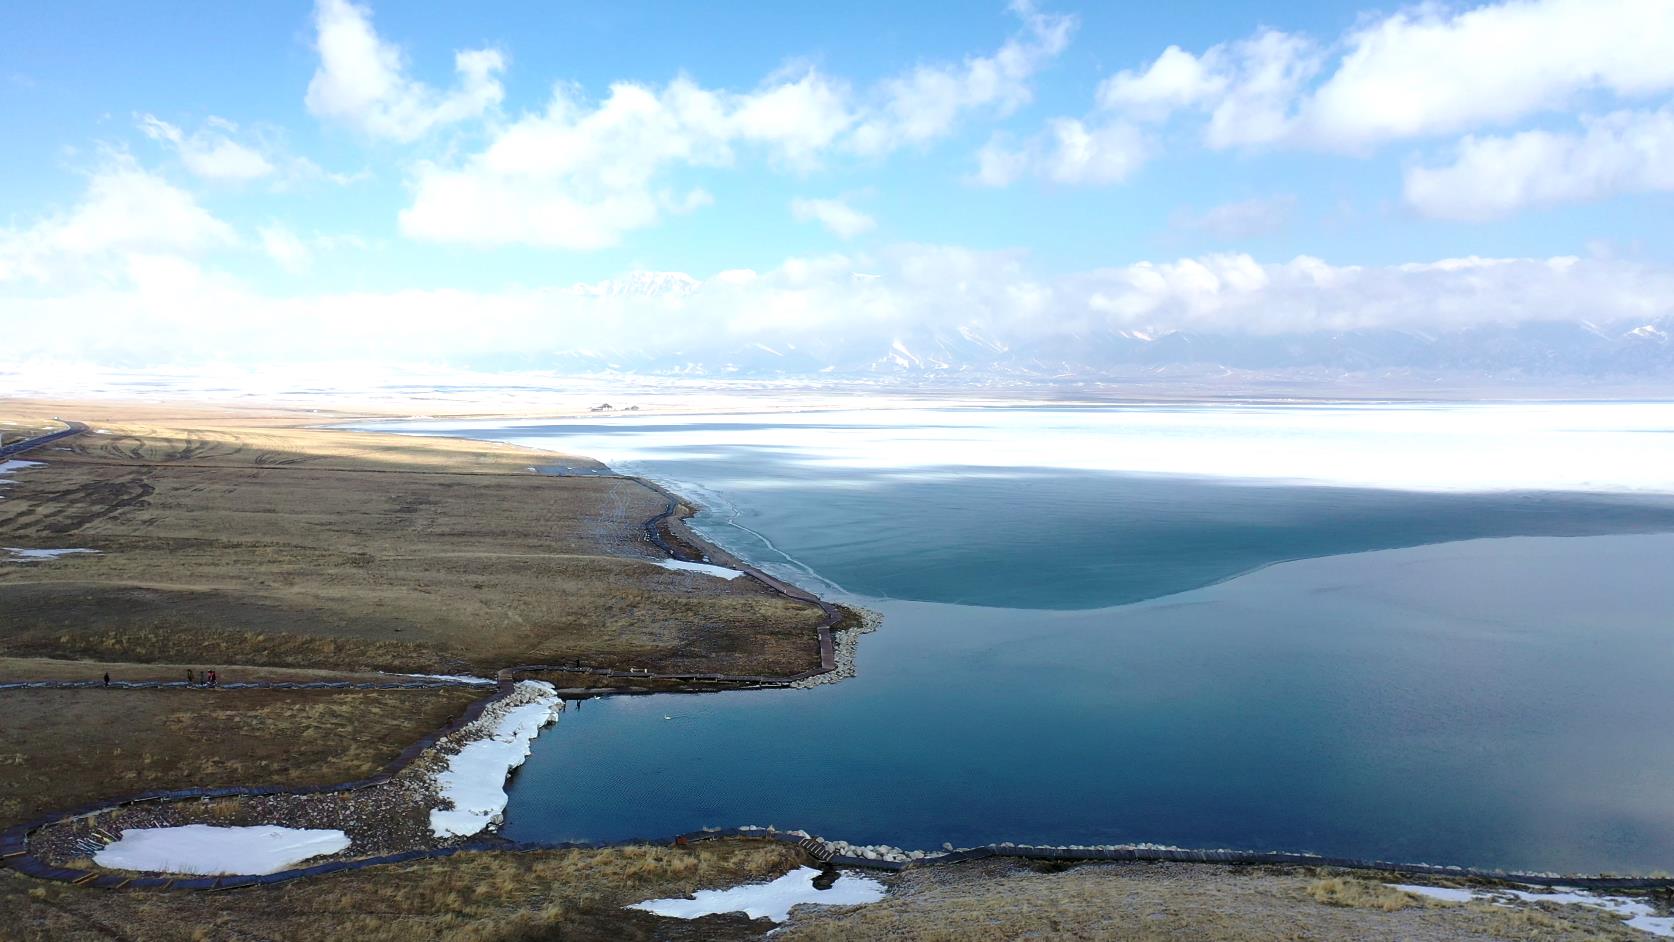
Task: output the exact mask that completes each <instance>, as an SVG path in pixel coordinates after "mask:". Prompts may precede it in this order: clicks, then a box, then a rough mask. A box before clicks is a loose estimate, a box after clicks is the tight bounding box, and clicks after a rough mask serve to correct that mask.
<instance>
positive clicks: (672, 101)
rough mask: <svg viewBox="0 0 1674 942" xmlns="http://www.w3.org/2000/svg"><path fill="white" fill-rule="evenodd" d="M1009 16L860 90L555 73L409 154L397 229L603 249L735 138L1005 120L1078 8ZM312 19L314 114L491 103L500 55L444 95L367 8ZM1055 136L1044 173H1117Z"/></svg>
mask: <svg viewBox="0 0 1674 942" xmlns="http://www.w3.org/2000/svg"><path fill="white" fill-rule="evenodd" d="M1010 9H1011V12H1012V13H1014V14H1015V15H1016V16H1017V17H1018V18H1019V19H1020V20H1021V21H1022V24H1023V25H1022V29H1021V30H1020V31H1019V32H1018V34H1017V35H1014V36H1012V37H1011V38H1010V39H1008V40H1007V41H1006V42H1005V43H1004V44H1003V45H1002V46H1001V47H1000V49H999V50H997V51H996V52H995V53H993V54H992V55H986V56H971V57H969V58H967V59H965V60H964V61H963V62H962V63H959V64H957V65H921V66H919V67H917V68H915V69H913V70H911V71H909V72H907V73H905V74H903V75H901V76H898V77H896V78H892V79H888V80H885V81H883V82H881V83H879V85H878V86H877V87H876V88H875V89H872V90H871V91H870V92H868V93H867V94H865V95H860V94H857V93H856V92H855V91H854V90H853V89H852V88H851V87H850V86H849V85H848V83H846V82H844V81H842V80H839V79H834V78H832V77H829V76H827V75H825V74H823V73H821V72H820V71H819V70H817V69H814V68H812V67H809V66H804V65H791V66H787V67H785V68H783V69H781V70H779V71H778V72H776V73H774V74H772V75H769V76H768V77H767V78H766V79H765V80H764V81H763V82H762V83H761V84H760V85H759V86H757V87H756V88H755V89H753V90H751V91H747V92H734V91H728V90H720V89H708V88H704V87H702V86H701V85H699V84H698V83H697V82H695V81H693V80H692V79H690V78H687V77H685V76H679V77H677V78H675V79H673V80H672V81H670V82H668V83H667V84H666V85H663V86H661V87H658V86H655V85H648V84H643V83H634V82H618V83H616V84H614V85H612V86H611V87H610V90H609V93H608V94H607V95H606V96H605V97H604V99H603V100H602V101H598V102H596V103H594V102H590V101H588V100H587V99H586V98H585V97H584V95H583V93H582V92H581V91H580V89H579V88H577V87H574V86H571V85H566V84H559V85H558V86H556V88H555V90H554V92H553V94H552V97H551V99H550V100H549V103H548V105H547V106H546V108H545V109H544V110H543V111H540V112H537V113H531V114H525V115H522V116H520V117H517V118H515V119H514V120H511V121H510V122H508V123H498V122H493V123H490V124H489V125H488V126H487V127H486V130H487V131H488V133H489V141H488V143H487V144H486V146H484V147H483V148H482V149H481V150H479V151H477V152H475V153H468V154H465V155H463V156H460V157H449V158H442V159H433V160H426V161H419V162H417V163H416V164H414V165H413V169H412V173H411V179H410V188H411V190H412V193H413V195H412V200H411V203H410V204H409V205H408V207H407V208H406V209H405V210H403V211H402V212H401V214H400V227H401V231H402V232H403V233H404V234H406V235H408V236H411V237H413V238H418V239H425V240H430V241H438V242H458V243H467V244H476V245H508V244H526V245H535V246H543V247H550V248H564V249H578V250H586V249H598V248H604V247H608V246H613V245H616V244H618V243H620V242H621V240H622V238H623V237H624V236H625V235H626V234H627V233H629V232H632V231H635V230H638V229H643V228H646V227H648V226H652V225H655V224H656V223H657V222H658V221H659V220H661V219H662V218H664V217H665V216H666V215H668V214H670V213H679V212H688V211H691V210H693V209H696V208H698V207H701V206H704V205H707V204H708V203H709V202H710V201H711V197H710V195H709V194H708V192H707V191H705V190H702V189H700V188H695V187H693V186H691V185H690V184H689V183H683V182H680V181H678V179H677V177H678V172H679V171H680V170H682V169H685V168H690V167H709V168H713V167H721V166H727V165H730V164H732V163H733V162H734V160H735V159H736V157H737V153H736V152H737V151H739V150H743V149H745V148H746V146H748V147H749V148H751V149H753V150H754V153H753V154H750V155H749V156H754V157H758V158H760V159H765V160H766V161H767V162H769V163H770V164H774V165H777V166H779V167H782V168H786V169H789V170H792V171H796V172H806V171H809V170H811V169H813V168H816V167H818V166H819V165H820V164H822V163H823V162H824V161H825V160H827V159H829V158H830V156H831V155H832V154H834V153H844V154H853V153H860V154H867V155H879V154H883V153H885V152H888V151H890V150H893V149H895V148H898V147H901V146H904V145H917V144H924V143H926V142H929V141H932V140H935V139H937V138H940V137H943V136H945V135H947V134H949V133H951V132H952V131H953V129H954V128H955V127H956V126H957V124H958V122H959V121H960V120H961V119H962V118H963V117H965V116H966V115H968V114H971V113H974V112H986V113H989V114H992V115H1004V114H1008V113H1010V112H1011V111H1012V110H1014V109H1016V108H1017V107H1019V106H1021V105H1023V104H1024V103H1026V102H1028V101H1029V100H1030V97H1031V95H1032V91H1031V88H1030V82H1031V80H1032V78H1033V77H1034V75H1035V74H1036V73H1037V72H1038V71H1039V70H1040V69H1041V68H1042V67H1043V66H1044V65H1045V64H1046V63H1047V62H1049V61H1050V60H1051V59H1052V58H1053V57H1055V56H1057V55H1058V54H1059V53H1060V52H1062V51H1063V49H1064V48H1065V46H1066V45H1067V44H1068V42H1069V37H1070V34H1071V32H1072V31H1073V29H1074V26H1075V19H1074V17H1071V16H1065V15H1058V14H1051V13H1043V12H1041V11H1039V10H1037V9H1036V8H1035V6H1034V4H1033V2H1032V0H1013V2H1012V4H1011V7H1010ZM315 20H316V26H317V33H318V38H317V43H316V45H317V48H318V50H319V53H320V64H319V69H318V71H317V72H316V73H315V75H314V79H313V82H312V83H311V84H310V85H309V89H308V107H309V109H310V110H311V111H313V112H314V113H315V114H317V115H321V116H326V117H332V118H337V119H340V120H344V121H346V122H348V123H350V124H353V125H355V126H357V127H360V128H362V129H363V130H365V131H367V132H368V133H371V134H374V135H378V136H384V137H391V138H396V139H400V140H412V139H415V138H417V137H419V136H421V135H423V134H424V133H425V132H426V131H428V130H430V129H432V128H434V127H437V126H439V125H442V124H447V123H450V122H455V121H460V120H464V119H467V118H471V117H474V116H477V115H480V114H482V113H483V112H485V111H487V110H489V109H491V108H493V107H494V106H495V105H497V104H498V103H499V102H500V100H501V97H502V94H503V92H502V89H501V86H500V82H499V78H498V76H499V74H500V72H501V71H502V69H503V66H504V62H503V60H502V58H501V56H500V54H499V53H498V52H495V51H493V50H479V51H476V52H467V53H461V54H460V55H459V58H458V63H457V65H458V70H459V72H460V74H461V81H460V85H459V87H458V88H457V89H456V90H454V91H453V92H450V93H448V94H446V95H443V94H441V93H438V92H436V91H435V90H433V89H431V88H429V87H427V86H425V85H424V84H422V83H420V82H418V81H417V80H415V79H413V78H411V77H409V75H408V74H407V72H408V70H407V65H406V63H405V61H404V59H403V56H402V54H401V51H400V49H398V48H397V47H396V46H394V45H392V44H391V43H389V42H387V41H386V40H384V39H382V38H381V37H379V36H378V34H377V33H376V31H375V30H374V29H373V26H372V21H371V14H370V12H369V10H368V9H367V8H365V7H362V6H356V5H354V4H353V3H350V2H349V0H318V5H317V7H316V11H315ZM1064 130H1065V132H1066V134H1065V135H1064V136H1063V141H1062V143H1063V145H1064V146H1063V148H1062V155H1061V159H1057V160H1056V162H1055V164H1054V166H1055V167H1057V168H1058V169H1056V170H1053V171H1051V173H1052V175H1053V176H1055V177H1063V178H1065V179H1068V178H1071V177H1078V178H1080V177H1084V178H1088V179H1105V178H1112V177H1114V176H1116V175H1120V174H1121V173H1124V172H1125V170H1123V167H1122V164H1123V161H1124V160H1125V156H1124V154H1123V153H1119V152H1118V151H1117V150H1115V149H1113V145H1114V144H1115V143H1116V141H1115V140H1114V139H1113V136H1112V133H1110V132H1109V131H1107V130H1106V129H1098V130H1093V131H1087V132H1086V133H1084V134H1070V133H1068V132H1069V131H1072V130H1074V129H1072V128H1069V127H1066V128H1065V129H1064ZM851 223H852V221H851Z"/></svg>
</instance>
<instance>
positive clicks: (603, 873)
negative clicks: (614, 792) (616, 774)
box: [0, 840, 801, 942]
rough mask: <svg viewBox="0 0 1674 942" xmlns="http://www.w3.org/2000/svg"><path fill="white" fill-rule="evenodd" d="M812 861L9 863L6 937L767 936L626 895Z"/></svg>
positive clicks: (782, 850) (709, 848) (488, 858)
mask: <svg viewBox="0 0 1674 942" xmlns="http://www.w3.org/2000/svg"><path fill="white" fill-rule="evenodd" d="M800 862H801V858H800V857H799V855H798V853H797V851H795V850H794V849H793V848H791V847H788V846H786V845H783V844H776V843H769V842H764V841H748V840H728V841H716V842H705V843H701V844H695V845H693V846H691V847H687V848H674V847H630V848H620V849H610V850H599V851H581V850H577V851H551V852H540V853H505V854H485V853H478V854H461V855H459V856H455V857H451V858H447V859H443V860H434V861H422V862H416V863H413V864H408V865H401V866H394V867H378V868H374V869H372V870H366V871H358V872H353V873H345V874H337V875H334V876H329V877H322V878H319V879H314V880H303V881H297V882H292V883H285V884H280V885H278V886H273V887H261V888H252V889H246V890H237V891H233V892H228V893H189V892H173V893H156V892H141V893H110V892H99V891H89V890H85V889H81V888H78V887H72V886H64V885H60V884H42V883H39V882H37V881H32V880H28V879H25V878H23V877H19V876H17V875H15V874H11V873H9V872H6V871H0V912H4V913H6V914H7V920H6V923H7V927H6V930H5V931H11V932H15V933H17V934H16V935H7V936H6V938H16V939H19V940H82V939H88V940H93V939H133V940H139V939H144V940H147V942H150V940H158V942H175V940H182V942H200V940H211V939H217V940H218V939H270V940H298V942H320V940H337V939H344V940H348V939H353V940H363V942H413V940H417V939H426V940H429V939H438V940H450V942H518V940H525V939H530V940H533V939H563V940H592V939H599V940H605V939H610V940H617V939H620V940H635V939H652V938H657V939H671V938H672V939H692V940H697V939H706V940H707V939H720V940H726V939H758V938H760V937H761V936H762V935H763V934H764V933H765V932H766V931H767V930H768V929H770V928H771V927H772V924H771V923H768V922H765V921H757V922H755V923H751V921H750V920H748V919H745V918H744V916H743V915H741V914H733V915H729V916H714V917H709V918H706V919H703V920H698V921H695V922H690V923H688V922H682V921H676V920H664V919H660V918H658V917H656V916H652V915H650V914H648V913H642V912H630V911H628V910H625V909H623V908H622V907H624V906H626V905H628V904H631V903H636V902H639V901H641V900H644V899H652V898H661V897H670V896H682V895H686V894H688V893H690V892H692V891H693V890H697V889H701V888H714V887H724V886H731V885H735V884H738V883H742V882H748V881H753V880H765V879H771V878H773V877H775V876H778V875H779V874H781V873H784V872H785V871H786V870H789V869H790V868H792V867H794V866H797V865H798V864H799V863H800Z"/></svg>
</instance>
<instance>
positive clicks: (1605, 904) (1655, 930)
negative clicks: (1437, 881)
mask: <svg viewBox="0 0 1674 942" xmlns="http://www.w3.org/2000/svg"><path fill="white" fill-rule="evenodd" d="M1389 885H1390V886H1392V887H1394V888H1395V889H1397V890H1401V891H1403V892H1406V893H1412V894H1414V895H1416V896H1423V897H1428V898H1429V899H1435V900H1441V901H1443V902H1448V903H1468V902H1470V901H1471V900H1482V901H1484V902H1489V903H1498V904H1501V905H1504V904H1505V903H1507V902H1508V901H1510V900H1520V901H1522V902H1525V903H1557V904H1560V905H1568V906H1591V907H1592V908H1594V909H1602V910H1604V911H1605V912H1607V913H1610V914H1611V915H1614V916H1619V917H1620V918H1622V919H1623V920H1625V921H1626V923H1627V924H1628V925H1629V926H1631V927H1632V928H1635V929H1638V930H1640V931H1642V932H1648V933H1650V934H1651V935H1656V936H1664V937H1667V938H1674V916H1658V915H1656V910H1654V909H1652V908H1651V906H1650V904H1649V903H1645V902H1643V901H1641V900H1636V899H1630V898H1628V897H1626V896H1599V895H1596V894H1593V893H1585V892H1582V891H1580V890H1565V889H1559V890H1556V891H1554V892H1551V893H1531V892H1529V891H1527V890H1509V889H1507V890H1460V889H1455V888H1452V887H1444V886H1418V885H1414V884H1410V883H1391V884H1389Z"/></svg>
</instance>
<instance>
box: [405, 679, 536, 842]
mask: <svg viewBox="0 0 1674 942" xmlns="http://www.w3.org/2000/svg"><path fill="white" fill-rule="evenodd" d="M563 708H564V701H563V700H560V699H559V698H558V690H557V688H556V687H553V686H552V685H551V684H549V683H546V682H544V681H539V680H525V681H520V682H519V683H518V685H517V688H516V690H515V691H514V692H513V693H512V695H511V696H509V697H507V698H506V699H504V700H501V701H499V702H497V703H495V704H493V705H491V706H490V707H489V708H488V709H487V710H485V711H484V712H483V715H482V716H481V717H480V718H478V719H477V721H476V722H474V723H472V724H471V725H470V726H469V727H467V728H466V735H467V736H470V735H477V736H480V737H481V738H477V739H473V740H472V741H471V742H468V743H466V744H465V747H464V748H463V749H461V750H459V751H458V752H456V753H454V754H453V755H452V756H449V757H448V765H447V768H446V769H444V770H442V772H441V773H440V774H438V775H437V776H436V785H437V788H438V791H439V792H440V795H441V798H442V801H443V802H444V807H441V808H434V809H431V812H430V832H431V833H432V834H434V835H435V836H437V837H469V836H470V835H472V834H476V833H477V832H479V831H481V830H483V829H484V828H487V827H489V826H490V825H494V824H498V823H500V820H501V819H502V817H503V816H504V815H505V812H506V777H507V776H509V775H511V772H512V770H513V769H515V768H517V767H518V766H520V765H522V764H523V760H524V759H527V758H529V744H530V743H532V742H534V740H535V736H536V735H537V734H539V733H540V731H541V729H542V727H545V726H547V725H548V724H550V723H552V722H553V721H554V720H556V719H557V718H558V713H559V712H560V711H561V710H563Z"/></svg>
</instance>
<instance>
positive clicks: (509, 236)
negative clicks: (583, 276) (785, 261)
mask: <svg viewBox="0 0 1674 942" xmlns="http://www.w3.org/2000/svg"><path fill="white" fill-rule="evenodd" d="M809 84H813V83H810V82H809V80H808V79H807V78H806V77H804V78H801V79H797V80H795V81H790V80H786V81H785V82H783V83H781V84H780V85H778V86H771V87H768V88H765V89H762V90H761V91H760V92H758V93H756V94H755V95H747V96H728V95H725V94H723V93H717V92H711V91H708V90H705V89H703V88H700V87H698V85H697V84H696V83H694V82H692V81H691V80H690V79H686V78H678V79H675V80H674V81H673V82H670V83H669V84H668V85H667V86H666V87H664V88H663V89H661V90H653V89H650V88H646V87H644V86H641V85H633V84H628V83H621V84H617V85H614V86H612V87H611V90H610V95H609V97H607V98H606V99H605V100H604V101H603V102H600V103H599V104H598V105H597V106H591V105H589V104H587V103H586V102H584V101H581V100H579V98H578V97H577V96H576V93H575V92H574V91H573V90H572V89H570V88H567V87H564V86H560V87H558V88H557V89H556V90H555V91H554V92H553V96H552V100H551V102H550V103H549V104H548V106H547V109H546V111H545V112H543V113H540V114H532V115H527V116H525V117H523V118H520V119H519V120H517V121H515V122H513V123H512V124H510V125H508V126H506V127H505V128H503V129H501V130H500V132H499V133H498V134H497V135H496V137H495V138H494V140H493V141H492V142H491V143H490V144H489V145H488V147H487V148H486V149H484V150H482V151H481V152H479V153H477V154H474V155H472V156H470V157H469V158H467V159H466V160H465V161H464V162H463V163H462V164H460V165H459V166H455V167H447V166H442V165H439V164H434V163H424V164H421V165H420V166H419V169H418V171H417V174H416V176H415V178H414V181H413V191H414V192H413V201H412V205H411V206H409V207H408V208H407V209H405V210H403V211H402V213H401V217H400V222H401V231H402V232H403V233H405V234H407V235H409V236H412V237H414V238H420V239H427V240H431V241H440V242H465V243H472V244H479V245H496V244H518V243H522V244H529V245H540V246H548V247H554V248H566V249H597V248H603V247H606V246H611V245H615V244H616V243H617V242H619V241H620V240H621V238H622V235H623V234H624V233H626V232H630V231H632V230H635V229H641V228H644V227H646V226H649V225H652V224H653V223H655V222H657V221H658V219H660V218H661V217H662V215H663V214H664V213H666V212H683V211H689V210H692V209H695V208H697V207H699V206H702V205H705V204H707V202H708V201H709V197H708V194H707V193H705V192H703V191H701V190H687V191H685V192H676V191H675V190H674V189H673V188H672V187H669V186H666V185H663V184H661V183H660V181H659V176H660V174H662V173H663V172H664V171H665V170H666V169H668V168H670V167H672V166H676V165H698V166H722V165H725V164H728V163H730V162H731V161H732V159H733V154H732V149H731V143H732V142H733V141H734V140H735V139H738V138H739V137H741V136H744V135H745V134H747V133H755V132H760V133H761V134H762V135H763V136H764V137H765V136H766V135H767V129H766V128H764V127H761V126H758V125H755V124H753V123H752V122H753V121H755V120H756V119H755V118H754V117H752V118H751V119H750V120H749V121H746V120H743V119H741V117H740V116H741V115H745V114H750V113H751V108H752V107H753V106H756V105H757V104H759V102H760V101H761V100H763V99H764V98H765V99H768V100H778V96H780V95H782V94H784V88H785V87H786V86H797V85H802V86H804V87H807V86H808V85H809ZM807 140H808V137H807V135H806V132H805V131H800V130H799V131H794V132H787V133H785V134H783V135H782V136H780V137H779V138H778V140H777V141H776V143H779V144H780V145H781V147H782V152H783V153H784V154H785V155H786V157H787V159H794V158H795V157H796V156H797V155H800V154H801V153H802V148H803V147H804V146H805V144H806V142H807Z"/></svg>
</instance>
